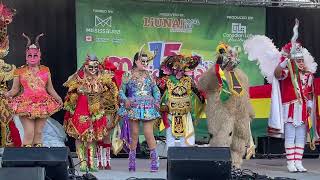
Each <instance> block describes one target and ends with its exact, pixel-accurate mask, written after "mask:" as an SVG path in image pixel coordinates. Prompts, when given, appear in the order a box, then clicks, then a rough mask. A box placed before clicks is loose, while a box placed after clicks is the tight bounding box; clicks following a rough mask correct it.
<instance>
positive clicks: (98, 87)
mask: <svg viewBox="0 0 320 180" xmlns="http://www.w3.org/2000/svg"><path fill="white" fill-rule="evenodd" d="M111 83H112V80H111V77H110V76H108V75H107V74H99V75H98V76H97V77H95V78H92V77H90V76H86V75H85V74H84V72H83V71H79V72H77V73H76V74H74V75H73V76H72V77H71V78H69V80H68V81H67V82H66V83H65V84H64V86H66V87H68V88H69V92H68V95H67V97H66V101H65V103H64V107H65V110H67V113H66V116H65V124H64V126H65V129H66V132H67V133H68V134H69V135H70V136H72V137H74V138H76V139H80V140H81V141H85V142H92V141H98V140H101V139H102V138H103V137H104V135H105V134H106V133H107V129H106V128H107V120H106V116H105V113H106V111H105V109H104V102H105V93H106V87H108V86H109V84H111Z"/></svg>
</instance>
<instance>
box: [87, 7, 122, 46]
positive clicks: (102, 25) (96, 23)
mask: <svg viewBox="0 0 320 180" xmlns="http://www.w3.org/2000/svg"><path fill="white" fill-rule="evenodd" d="M92 11H93V17H92V18H93V22H92V26H91V27H86V29H85V31H86V33H93V34H110V35H111V34H116V35H120V34H121V31H120V30H119V29H114V28H112V23H113V16H112V14H113V10H106V9H93V10H92ZM95 40H96V42H108V41H111V40H110V39H108V38H104V37H103V38H102V37H101V38H98V37H96V39H95Z"/></svg>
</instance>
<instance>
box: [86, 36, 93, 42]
mask: <svg viewBox="0 0 320 180" xmlns="http://www.w3.org/2000/svg"><path fill="white" fill-rule="evenodd" d="M85 41H86V42H92V41H93V37H92V36H85Z"/></svg>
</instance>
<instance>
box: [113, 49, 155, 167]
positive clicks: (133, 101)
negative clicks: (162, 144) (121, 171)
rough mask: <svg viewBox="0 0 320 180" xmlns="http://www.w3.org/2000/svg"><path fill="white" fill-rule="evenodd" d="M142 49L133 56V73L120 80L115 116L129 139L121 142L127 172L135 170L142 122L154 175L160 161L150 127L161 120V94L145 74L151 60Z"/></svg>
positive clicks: (152, 80) (150, 77) (152, 79)
mask: <svg viewBox="0 0 320 180" xmlns="http://www.w3.org/2000/svg"><path fill="white" fill-rule="evenodd" d="M142 49H143V48H141V49H140V51H139V52H137V53H136V54H135V56H134V60H133V69H132V70H131V71H130V72H128V73H126V74H125V75H124V76H123V78H122V85H121V89H120V91H119V96H120V108H119V110H118V115H119V116H120V117H122V119H123V123H124V127H127V128H122V129H123V130H122V134H128V132H126V131H130V134H129V137H127V138H124V140H125V141H126V143H127V144H128V145H130V152H129V171H135V170H136V148H137V143H138V135H139V124H140V122H143V129H144V135H145V137H146V140H147V143H148V147H149V149H150V158H151V164H150V171H151V172H156V171H158V169H159V158H158V154H157V152H156V141H155V139H154V135H153V123H154V122H155V121H156V120H159V119H160V113H159V107H160V91H159V89H158V87H157V84H156V82H155V80H154V78H153V77H152V76H151V75H150V73H149V72H148V64H149V62H150V61H151V60H153V58H154V57H150V56H148V55H147V54H146V53H145V52H143V51H142ZM128 128H130V130H128Z"/></svg>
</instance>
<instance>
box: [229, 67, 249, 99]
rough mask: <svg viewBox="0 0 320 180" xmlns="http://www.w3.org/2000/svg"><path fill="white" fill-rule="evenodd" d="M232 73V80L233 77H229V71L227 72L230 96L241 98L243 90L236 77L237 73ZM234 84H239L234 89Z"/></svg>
mask: <svg viewBox="0 0 320 180" xmlns="http://www.w3.org/2000/svg"><path fill="white" fill-rule="evenodd" d="M232 73H233V74H234V78H235V79H234V78H233V76H232V75H231V71H228V74H229V77H230V83H231V84H230V91H231V92H232V94H234V95H236V96H243V94H244V92H245V91H244V89H243V86H242V83H241V82H240V80H239V78H238V76H237V73H236V72H235V71H232ZM235 82H238V83H239V86H238V87H236V86H235V85H234V84H235ZM235 89H241V90H240V93H239V92H237V91H236V90H235Z"/></svg>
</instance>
